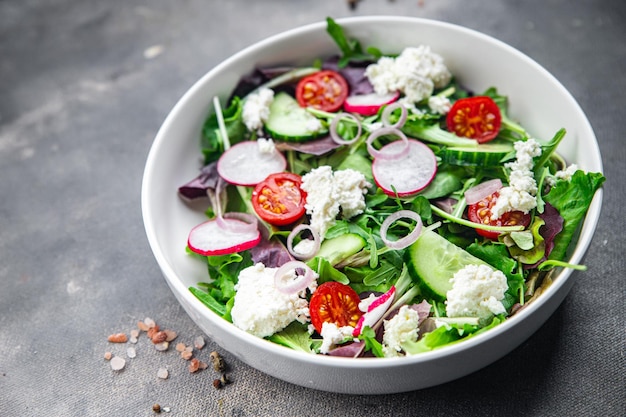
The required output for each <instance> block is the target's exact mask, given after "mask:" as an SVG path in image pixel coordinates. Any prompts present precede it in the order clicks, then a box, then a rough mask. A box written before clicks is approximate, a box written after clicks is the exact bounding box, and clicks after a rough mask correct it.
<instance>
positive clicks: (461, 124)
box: [446, 96, 502, 143]
mask: <svg viewBox="0 0 626 417" xmlns="http://www.w3.org/2000/svg"><path fill="white" fill-rule="evenodd" d="M446 124H447V126H448V130H449V131H450V132H453V133H455V134H456V135H457V136H464V137H467V138H472V139H476V141H478V143H484V142H489V141H490V140H492V139H494V138H495V137H496V136H498V132H500V125H501V124H502V115H501V114H500V108H499V107H498V105H497V104H496V102H495V101H493V99H492V98H491V97H486V96H476V97H468V98H462V99H459V100H457V101H455V102H454V104H453V105H452V107H451V108H450V111H449V112H448V115H447V116H446Z"/></svg>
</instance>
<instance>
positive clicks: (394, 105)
mask: <svg viewBox="0 0 626 417" xmlns="http://www.w3.org/2000/svg"><path fill="white" fill-rule="evenodd" d="M397 109H400V118H399V119H398V121H397V122H396V123H394V124H391V123H389V117H390V116H391V113H393V112H394V111H395V110H397ZM407 116H408V111H407V110H406V107H404V105H403V104H402V103H400V102H397V101H396V102H395V103H391V104H390V105H388V106H386V107H385V109H384V110H383V114H382V117H381V119H382V121H383V125H384V126H386V127H394V128H396V129H400V128H401V127H402V126H404V123H405V122H406V118H407Z"/></svg>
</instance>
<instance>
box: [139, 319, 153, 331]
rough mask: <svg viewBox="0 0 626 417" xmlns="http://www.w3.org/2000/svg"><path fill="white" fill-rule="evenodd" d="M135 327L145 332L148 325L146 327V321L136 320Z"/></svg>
mask: <svg viewBox="0 0 626 417" xmlns="http://www.w3.org/2000/svg"><path fill="white" fill-rule="evenodd" d="M137 327H138V328H139V330H141V331H142V332H147V331H148V329H150V327H148V325H147V324H146V323H144V322H143V321H138V322H137Z"/></svg>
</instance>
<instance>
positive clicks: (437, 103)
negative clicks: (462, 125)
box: [428, 96, 452, 114]
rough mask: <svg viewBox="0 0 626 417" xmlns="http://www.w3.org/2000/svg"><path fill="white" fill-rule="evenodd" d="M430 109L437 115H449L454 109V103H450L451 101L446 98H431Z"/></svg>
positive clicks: (429, 100)
mask: <svg viewBox="0 0 626 417" xmlns="http://www.w3.org/2000/svg"><path fill="white" fill-rule="evenodd" d="M428 107H430V110H432V112H433V113H436V114H448V112H449V111H450V108H451V107H452V103H450V99H449V98H448V97H444V96H430V98H429V99H428Z"/></svg>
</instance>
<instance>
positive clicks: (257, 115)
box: [241, 88, 274, 132]
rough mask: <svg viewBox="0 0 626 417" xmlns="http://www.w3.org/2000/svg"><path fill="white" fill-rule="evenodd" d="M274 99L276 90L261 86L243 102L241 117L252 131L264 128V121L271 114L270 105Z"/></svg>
mask: <svg viewBox="0 0 626 417" xmlns="http://www.w3.org/2000/svg"><path fill="white" fill-rule="evenodd" d="M273 101H274V90H272V89H270V88H261V89H260V90H258V91H257V92H255V93H252V94H250V95H249V96H248V98H247V99H246V101H245V102H244V104H243V110H242V114H241V117H242V119H243V123H244V124H245V125H246V127H247V128H248V130H250V131H251V132H253V131H258V130H261V129H262V128H263V123H264V122H266V121H267V118H268V117H269V116H270V106H271V105H272V102H273Z"/></svg>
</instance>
